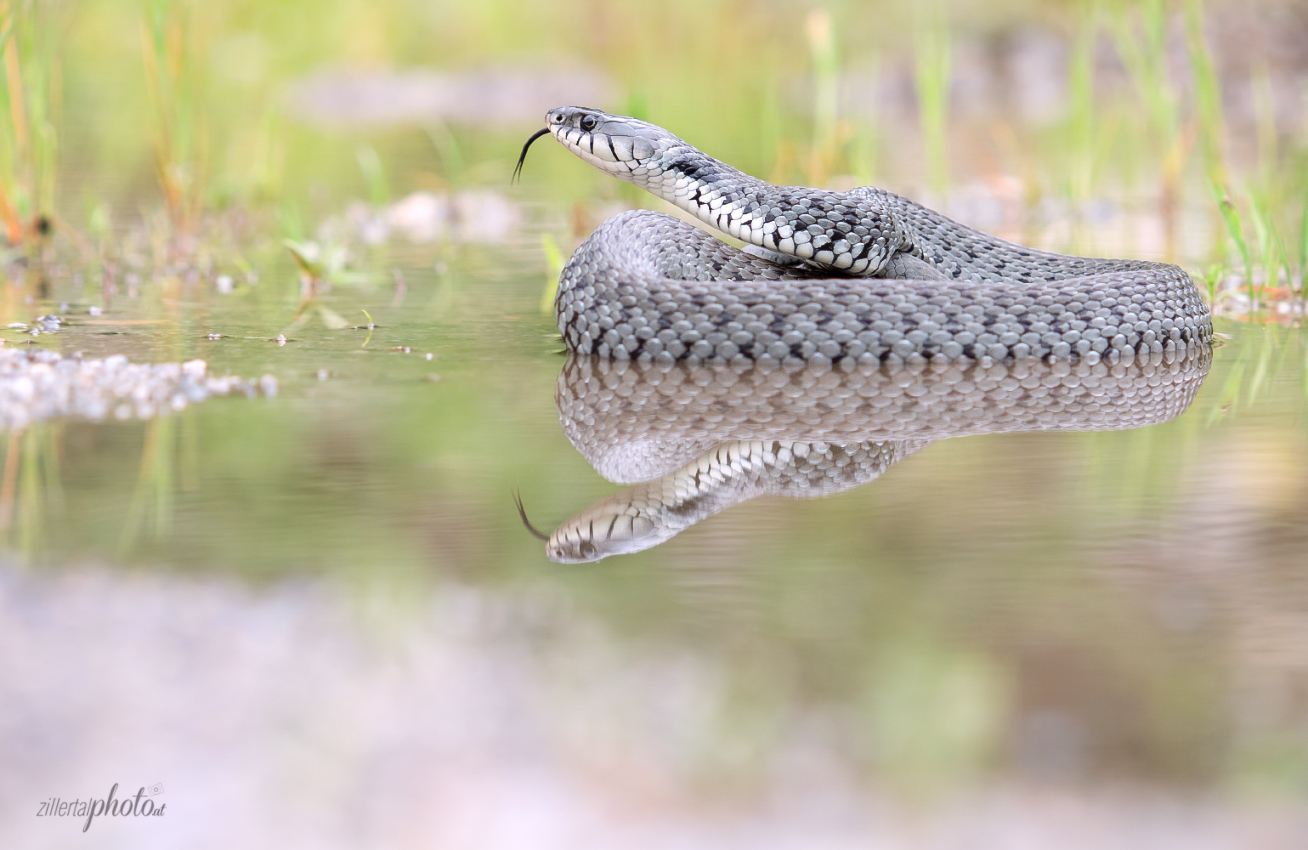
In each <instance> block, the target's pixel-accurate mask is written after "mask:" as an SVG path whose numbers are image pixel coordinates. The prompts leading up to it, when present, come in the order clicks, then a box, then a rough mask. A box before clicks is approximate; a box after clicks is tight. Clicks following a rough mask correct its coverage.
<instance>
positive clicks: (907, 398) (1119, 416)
mask: <svg viewBox="0 0 1308 850" xmlns="http://www.w3.org/2000/svg"><path fill="white" fill-rule="evenodd" d="M1211 361H1212V349H1211V348H1210V347H1209V346H1206V345H1194V346H1190V347H1188V348H1187V352H1186V354H1179V353H1176V352H1162V353H1149V354H1146V355H1143V356H1140V357H1137V358H1135V359H1134V360H1132V361H1131V362H1130V363H1117V364H1115V365H1109V364H1108V363H1105V362H1102V361H1101V362H1099V363H1095V364H1090V363H1086V362H1084V361H1083V362H1080V363H1068V362H1065V361H1055V362H1053V363H1044V362H1041V361H1039V360H1032V359H1026V360H1017V361H1009V362H1004V363H992V364H989V365H987V364H984V363H980V362H977V361H952V362H951V361H932V362H930V363H916V364H914V363H907V364H897V363H886V364H877V365H875V366H857V365H856V366H854V367H852V368H848V369H833V368H831V367H829V366H827V365H826V364H824V363H816V364H812V365H807V366H804V367H802V368H798V369H787V368H784V367H774V366H769V365H767V364H761V363H760V364H747V365H744V366H705V365H699V366H695V365H691V364H687V363H654V362H651V363H640V362H639V361H637V362H632V361H630V360H614V359H613V358H611V357H608V358H606V357H597V356H595V355H589V356H578V355H573V356H570V357H569V358H568V360H567V363H566V365H565V366H564V368H563V373H562V374H561V375H560V376H559V380H558V385H557V387H556V390H555V402H556V404H557V407H558V411H559V420H560V422H561V423H562V425H563V431H564V433H565V434H567V436H568V439H569V440H570V441H571V442H572V444H573V446H575V447H576V449H577V450H578V451H579V452H581V454H582V456H583V457H585V458H586V460H587V461H588V462H590V464H591V465H592V466H594V467H595V469H596V470H597V471H598V472H599V473H600V474H601V475H603V476H604V477H605V478H608V479H609V480H611V481H615V482H618V483H622V484H635V485H636V486H634V487H630V488H628V489H626V490H623V491H621V492H618V493H615V494H613V495H612V496H609V497H607V498H604V499H601V500H600V501H599V502H597V503H596V504H594V505H592V506H591V507H590V508H588V509H586V510H585V511H583V512H581V513H580V514H578V515H577V516H575V517H574V518H572V519H571V520H569V521H567V522H565V523H563V524H562V525H560V526H559V527H558V528H557V529H556V530H555V531H554V532H553V533H552V534H549V535H545V534H542V533H540V532H536V533H537V536H539V537H541V538H542V539H544V540H546V541H547V542H546V546H545V552H546V555H548V556H549V557H550V558H551V559H552V560H555V561H560V562H564V563H575V562H579V561H595V560H599V559H600V558H604V557H606V556H608V555H615V554H622V553H628V552H636V551H639V550H641V549H647V548H649V547H651V546H654V545H656V544H659V543H662V542H663V541H665V540H668V539H669V538H671V537H673V536H674V535H676V534H678V533H680V532H681V531H684V530H685V529H687V528H689V527H690V526H692V525H694V524H695V523H698V522H700V521H702V520H704V519H706V518H707V517H709V516H712V515H713V514H716V513H719V512H720V511H723V510H725V509H727V508H729V507H731V506H732V505H735V504H738V503H740V502H743V501H745V500H748V499H752V498H754V497H756V496H762V495H780V496H792V497H816V496H826V495H831V494H834V493H838V492H840V491H842V490H846V489H848V488H850V487H855V486H858V485H860V484H866V483H868V482H870V481H872V480H874V479H875V478H877V477H878V476H880V475H881V474H882V473H883V472H885V471H886V470H887V469H888V468H889V467H890V466H891V465H893V464H895V463H897V462H899V461H900V460H903V459H904V458H906V457H908V456H909V455H911V454H913V453H915V452H917V451H919V450H920V449H922V448H924V447H925V446H927V445H929V444H930V443H932V442H935V441H936V440H940V439H944V438H946V437H960V436H968V435H977V434H998V433H1011V432H1017V431H1114V430H1122V429H1127V428H1138V427H1141V426H1145V425H1154V424H1157V423H1160V422H1166V421H1167V420H1169V419H1172V418H1174V417H1176V416H1178V415H1180V413H1181V412H1182V411H1184V410H1185V409H1186V408H1187V407H1188V406H1189V404H1190V402H1191V401H1192V400H1193V399H1194V395H1195V393H1196V392H1197V391H1198V389H1199V386H1200V385H1201V384H1202V383H1203V380H1204V377H1205V376H1206V375H1207V374H1208V367H1209V364H1210V363H1211ZM519 508H520V509H521V504H519ZM523 519H524V521H525V519H526V516H525V515H524V516H523ZM528 527H529V528H530V524H528Z"/></svg>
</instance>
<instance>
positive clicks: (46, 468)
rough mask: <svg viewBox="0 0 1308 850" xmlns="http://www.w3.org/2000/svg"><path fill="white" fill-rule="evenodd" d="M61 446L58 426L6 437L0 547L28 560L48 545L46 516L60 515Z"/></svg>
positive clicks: (40, 426) (38, 426) (44, 425)
mask: <svg viewBox="0 0 1308 850" xmlns="http://www.w3.org/2000/svg"><path fill="white" fill-rule="evenodd" d="M62 442H63V426H62V424H59V423H55V424H50V423H44V422H42V423H37V424H35V425H32V426H29V427H28V428H25V429H23V430H20V431H13V432H10V434H9V439H8V450H7V452H6V454H5V468H4V476H3V483H0V543H4V544H9V545H13V546H14V547H15V548H16V549H17V551H19V552H21V553H23V555H24V556H26V557H28V558H31V557H33V556H34V555H36V554H37V553H39V552H41V551H42V550H43V548H44V546H45V544H46V543H47V542H48V541H47V540H46V529H47V525H48V522H47V520H48V517H49V515H50V514H51V513H53V514H55V515H56V516H59V515H62V513H63V508H64V492H63V479H62V475H61V473H60V453H61V450H62Z"/></svg>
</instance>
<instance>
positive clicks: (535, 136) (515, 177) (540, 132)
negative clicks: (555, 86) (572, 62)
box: [509, 127, 550, 528]
mask: <svg viewBox="0 0 1308 850" xmlns="http://www.w3.org/2000/svg"><path fill="white" fill-rule="evenodd" d="M549 131H550V128H549V127H546V128H545V129H543V130H537V131H536V132H535V133H532V135H531V138H530V139H528V140H527V144H525V145H523V146H522V155H521V156H519V157H518V165H517V167H516V168H514V169H513V176H512V177H511V178H509V185H510V186H512V185H513V184H514V183H517V182H518V178H519V177H521V176H522V164H523V163H524V162H526V161H527V148H529V147H531V143H532V142H534V141H536V140H537V139H539V138H540V137H541V136H543V135H545V134H546V133H548V132H549ZM518 509H519V510H522V503H521V502H519V503H518ZM522 519H523V520H524V521H526V519H527V518H526V517H525V516H524V517H523V518H522ZM530 527H531V526H528V528H530Z"/></svg>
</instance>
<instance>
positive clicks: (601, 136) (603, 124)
mask: <svg viewBox="0 0 1308 850" xmlns="http://www.w3.org/2000/svg"><path fill="white" fill-rule="evenodd" d="M545 127H546V129H548V130H549V131H550V132H551V133H553V134H554V138H556V139H558V140H559V143H560V144H562V145H563V146H564V147H565V148H567V149H568V150H570V151H572V152H573V153H575V154H576V155H577V156H579V157H581V158H582V159H583V160H585V161H586V162H589V163H590V164H591V165H593V166H595V167H596V168H598V169H600V170H601V171H604V172H606V173H608V174H612V175H613V176H614V177H617V178H619V179H622V180H627V181H628V182H634V180H633V178H638V177H639V176H640V175H635V174H633V172H635V171H636V170H637V169H639V168H641V167H642V166H645V165H648V164H650V163H653V162H655V161H657V160H659V159H660V158H662V157H663V156H664V154H666V153H667V151H668V150H670V149H672V148H675V147H684V146H685V145H686V143H685V142H683V141H682V140H681V139H679V138H677V137H676V136H674V135H672V134H671V133H669V132H668V131H667V130H664V129H663V128H662V127H656V126H655V125H653V124H650V123H648V122H645V121H639V120H637V119H635V118H626V117H623V116H621V115H609V114H608V113H607V112H600V111H599V110H598V109H588V108H586V107H583V106H560V107H559V108H557V109H551V110H550V111H549V112H547V113H545Z"/></svg>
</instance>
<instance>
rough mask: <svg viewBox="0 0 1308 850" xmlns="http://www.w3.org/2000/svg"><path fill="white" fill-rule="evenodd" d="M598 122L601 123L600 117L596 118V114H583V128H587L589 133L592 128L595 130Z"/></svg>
mask: <svg viewBox="0 0 1308 850" xmlns="http://www.w3.org/2000/svg"><path fill="white" fill-rule="evenodd" d="M598 123H599V119H598V118H596V117H595V116H594V115H583V116H581V129H583V130H585V131H586V132H588V133H589V132H590V131H591V130H594V129H595V125H596V124H598Z"/></svg>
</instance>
